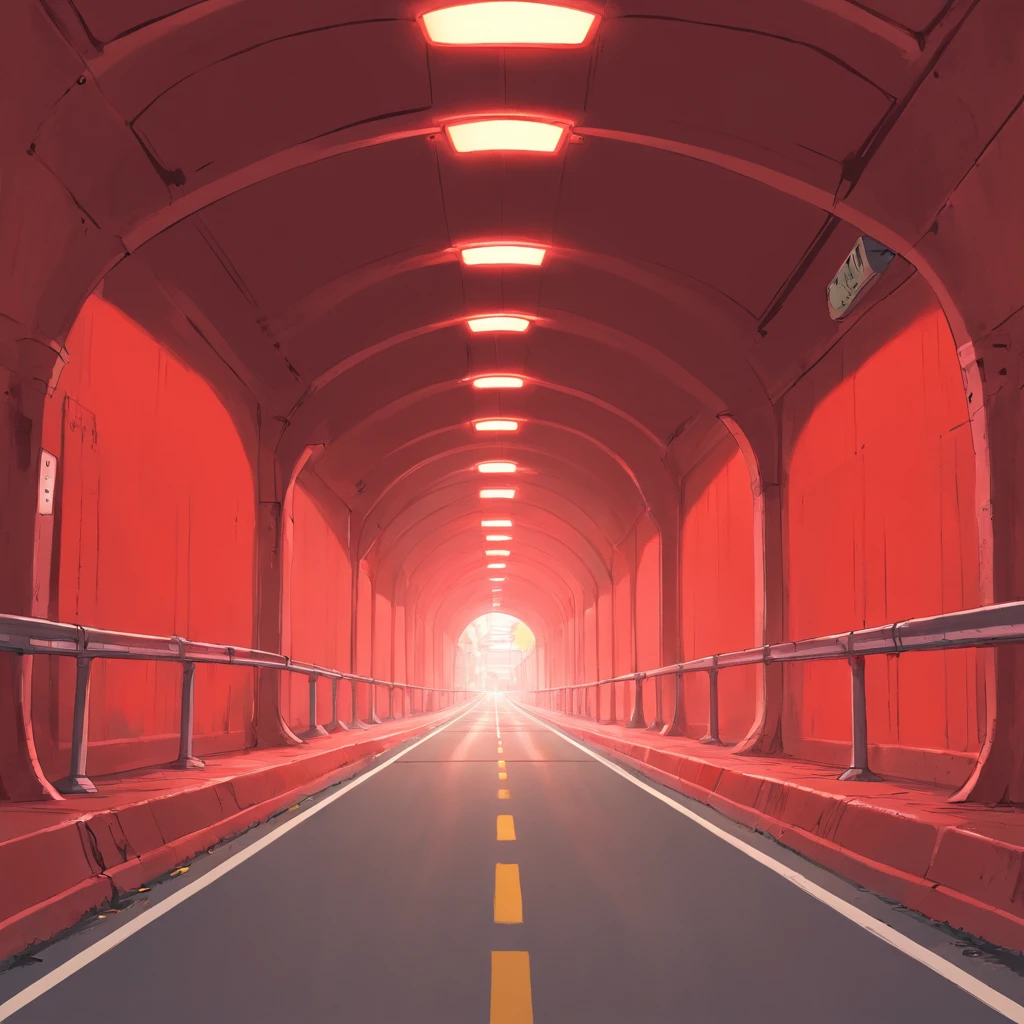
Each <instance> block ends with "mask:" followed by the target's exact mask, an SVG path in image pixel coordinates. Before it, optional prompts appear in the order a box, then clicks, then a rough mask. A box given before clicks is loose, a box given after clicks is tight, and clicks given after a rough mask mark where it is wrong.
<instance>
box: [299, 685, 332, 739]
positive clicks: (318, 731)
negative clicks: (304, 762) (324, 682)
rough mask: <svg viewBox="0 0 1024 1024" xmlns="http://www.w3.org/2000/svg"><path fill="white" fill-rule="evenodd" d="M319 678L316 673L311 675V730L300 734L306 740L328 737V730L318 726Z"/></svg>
mask: <svg viewBox="0 0 1024 1024" xmlns="http://www.w3.org/2000/svg"><path fill="white" fill-rule="evenodd" d="M319 678H320V677H319V676H318V675H317V674H316V673H315V672H313V673H311V674H310V677H309V728H308V729H307V730H306V731H305V732H304V733H300V734H299V735H300V736H301V738H302V739H304V740H312V739H316V738H317V737H318V736H326V735H327V730H326V729H325V728H324V727H323V726H322V725H317V724H316V683H317V680H318V679H319Z"/></svg>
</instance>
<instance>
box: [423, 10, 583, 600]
mask: <svg viewBox="0 0 1024 1024" xmlns="http://www.w3.org/2000/svg"><path fill="white" fill-rule="evenodd" d="M419 22H420V26H421V27H422V29H423V32H424V34H425V36H426V38H427V40H428V41H429V42H430V43H432V44H433V45H435V46H503V47H504V46H533V47H537V46H542V47H543V46H552V47H565V46H583V45H585V44H586V43H588V42H589V41H590V40H591V39H592V38H593V34H594V32H595V31H596V29H597V25H598V22H599V17H598V16H597V15H596V14H594V13H592V12H589V11H585V10H580V9H578V8H574V7H564V6H558V5H554V4H543V3H529V2H518V0H512V2H510V0H497V2H484V3H469V4H460V5H456V6H453V7H445V8H440V9H438V10H434V11H429V12H427V13H426V14H423V15H422V16H421V17H420V18H419ZM443 130H444V135H445V137H446V138H447V140H448V142H449V144H450V145H451V147H452V149H453V150H454V151H455V152H456V153H483V152H522V153H555V152H557V151H558V150H559V148H560V147H561V145H562V143H563V141H564V140H565V139H566V137H567V136H568V134H569V132H570V130H571V126H570V125H569V124H568V123H565V122H560V121H551V120H538V119H533V118H528V117H475V118H460V119H459V120H455V121H451V122H448V123H446V124H444V125H443ZM546 254H547V249H546V247H545V246H541V245H533V244H521V243H511V242H495V243H491V244H479V245H467V246H463V247H461V248H460V249H459V256H460V259H461V261H462V264H463V266H465V267H507V266H527V267H539V266H541V265H542V264H543V263H544V258H545V256H546ZM531 322H532V318H531V317H528V316H517V315H509V314H506V313H495V314H490V315H486V316H475V317H469V318H467V320H466V324H467V326H468V327H469V330H470V331H471V332H472V333H474V334H485V333H498V332H502V333H524V332H525V331H527V330H528V329H529V327H530V324H531ZM472 384H473V387H474V388H478V389H486V390H491V389H506V388H521V387H522V386H523V378H522V377H518V376H512V375H489V376H485V377H477V378H476V379H474V380H473V382H472ZM474 427H475V428H476V430H477V431H480V432H492V431H493V432H501V431H515V430H518V428H519V422H518V421H517V420H511V419H501V420H498V419H494V420H478V421H476V423H475V424H474ZM517 469H518V466H517V465H516V463H514V462H501V461H493V462H481V463H479V464H478V465H477V470H478V471H479V472H480V473H515V472H516V470H517ZM515 494H516V490H515V488H514V487H484V488H481V490H480V497H481V498H482V499H491V498H504V499H511V498H514V497H515ZM480 525H481V526H482V527H483V529H484V530H487V529H493V528H501V527H504V528H510V527H511V526H512V520H511V519H484V520H482V521H481V524H480ZM511 539H512V537H511V535H510V534H507V533H487V534H486V535H485V541H486V542H488V543H495V542H500V541H510V540H511ZM484 555H485V557H486V558H507V557H509V556H510V555H511V549H510V548H486V547H485V550H484ZM506 566H507V562H504V561H500V562H487V568H488V569H489V570H495V571H496V570H501V569H504V568H506ZM504 581H505V577H504V576H491V577H490V582H491V583H495V584H501V583H503V582H504ZM491 594H492V598H493V602H492V603H493V607H495V608H498V607H499V606H500V604H501V599H500V595H501V587H500V586H495V587H492V588H491Z"/></svg>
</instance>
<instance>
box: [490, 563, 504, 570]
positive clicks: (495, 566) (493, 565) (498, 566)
mask: <svg viewBox="0 0 1024 1024" xmlns="http://www.w3.org/2000/svg"><path fill="white" fill-rule="evenodd" d="M507 565H508V563H507V562H488V563H487V568H488V569H504V568H505V567H506V566H507Z"/></svg>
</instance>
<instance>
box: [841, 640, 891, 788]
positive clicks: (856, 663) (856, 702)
mask: <svg viewBox="0 0 1024 1024" xmlns="http://www.w3.org/2000/svg"><path fill="white" fill-rule="evenodd" d="M850 691H851V693H850V695H851V705H852V706H851V711H852V715H851V718H852V719H853V750H852V751H851V757H850V767H849V768H847V769H846V771H845V772H843V774H842V775H840V776H839V778H840V779H841V780H842V781H843V782H880V781H881V780H880V779H879V777H878V776H877V775H876V774H875V773H874V772H873V771H871V769H870V768H868V709H867V700H866V698H865V696H864V656H863V655H857V656H855V657H853V658H850Z"/></svg>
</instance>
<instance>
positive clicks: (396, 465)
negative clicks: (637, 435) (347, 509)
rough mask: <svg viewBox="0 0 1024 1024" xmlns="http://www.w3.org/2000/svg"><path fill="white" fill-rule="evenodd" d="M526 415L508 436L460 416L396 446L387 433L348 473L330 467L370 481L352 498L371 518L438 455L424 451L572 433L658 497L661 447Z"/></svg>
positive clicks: (647, 497) (503, 450) (541, 442)
mask: <svg viewBox="0 0 1024 1024" xmlns="http://www.w3.org/2000/svg"><path fill="white" fill-rule="evenodd" d="M475 418H478V419H479V418H481V417H479V416H477V417H475ZM516 418H522V417H516ZM416 419H417V421H418V422H420V423H423V422H424V419H423V417H422V415H420V416H417V417H416ZM522 419H524V429H522V430H520V431H516V432H514V433H510V434H509V435H508V436H507V437H505V436H494V435H488V434H480V433H477V432H476V431H474V430H473V428H472V427H471V426H469V425H468V424H466V423H465V422H459V423H456V424H454V425H446V426H444V427H439V428H437V429H435V430H429V431H425V432H423V433H420V434H418V435H417V436H416V437H415V438H412V439H410V440H407V441H404V442H402V443H400V444H399V445H398V447H396V448H393V449H391V450H387V449H386V447H385V445H386V444H387V443H388V441H387V439H385V441H384V443H383V444H381V445H380V447H379V448H375V447H370V446H367V447H366V448H362V447H361V448H360V450H359V451H358V457H359V460H360V461H359V467H358V468H351V469H349V470H348V472H347V473H346V472H344V471H339V468H340V467H339V465H338V463H337V462H336V463H335V464H334V465H332V467H331V469H332V475H334V476H335V478H340V479H345V480H357V479H358V480H361V481H362V482H363V483H364V484H365V488H364V489H363V490H362V491H360V492H358V493H357V494H355V495H354V496H353V501H352V502H351V504H352V505H353V508H354V510H356V511H357V513H358V514H360V515H361V516H363V517H365V518H372V514H373V513H372V509H373V508H374V506H375V505H376V503H377V501H378V500H379V497H380V496H382V495H384V494H386V493H387V492H388V490H389V489H391V488H392V487H393V486H395V482H396V481H398V480H399V479H401V478H403V477H405V476H406V475H407V474H408V473H409V472H410V471H411V470H413V469H414V468H416V467H418V466H419V465H422V464H423V463H424V462H425V461H427V460H429V459H433V458H435V457H436V455H434V454H425V453H434V452H437V453H440V452H451V451H459V452H462V453H464V454H465V455H466V456H467V457H468V458H471V459H473V460H474V461H480V460H482V459H484V458H497V457H505V456H509V457H512V456H513V455H514V454H515V453H518V452H528V453H529V452H538V451H539V452H547V451H551V450H558V445H559V444H560V443H562V442H563V441H564V440H565V439H566V438H568V439H570V442H572V441H578V442H582V443H583V444H584V445H586V446H588V447H591V448H593V449H596V453H598V455H599V457H600V458H601V460H602V461H603V462H610V463H612V464H613V465H614V466H615V467H616V469H617V471H619V472H621V474H623V475H624V476H626V477H628V478H629V480H630V482H631V483H632V486H633V487H634V488H635V489H636V491H637V492H638V493H639V494H640V495H641V497H642V500H643V501H644V503H645V504H650V503H651V501H652V500H654V497H653V494H656V493H657V491H658V486H659V482H660V481H659V477H666V478H667V476H668V474H667V472H666V470H665V465H664V463H663V462H662V461H661V459H659V458H657V455H658V453H656V452H652V451H651V450H650V448H649V446H648V445H646V444H645V443H644V444H642V445H631V444H629V442H630V441H631V440H632V439H631V438H629V437H626V439H625V443H624V441H623V439H622V438H621V436H619V437H616V436H615V434H614V432H613V430H607V431H602V433H606V434H608V435H609V437H608V441H609V443H605V442H604V440H603V438H602V439H599V438H598V437H596V436H595V435H594V433H592V432H591V431H590V430H582V429H579V428H577V427H572V426H567V425H566V424H564V423H559V422H556V421H554V420H552V419H543V420H541V419H538V418H536V417H530V418H529V419H528V420H525V418H522ZM588 426H589V424H588ZM545 442H547V443H545ZM611 444H616V445H617V449H616V448H612V447H611ZM335 445H336V450H337V451H338V452H339V456H342V457H343V456H344V455H345V454H348V453H349V452H350V451H351V449H350V446H349V443H348V439H347V438H338V439H336V441H335ZM339 461H340V458H339ZM587 461H588V462H590V461H592V459H589V458H588V460H587ZM634 465H636V468H635V469H634ZM364 467H367V468H364ZM652 492H653V494H652ZM364 509H365V512H364V511H363V510H364Z"/></svg>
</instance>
